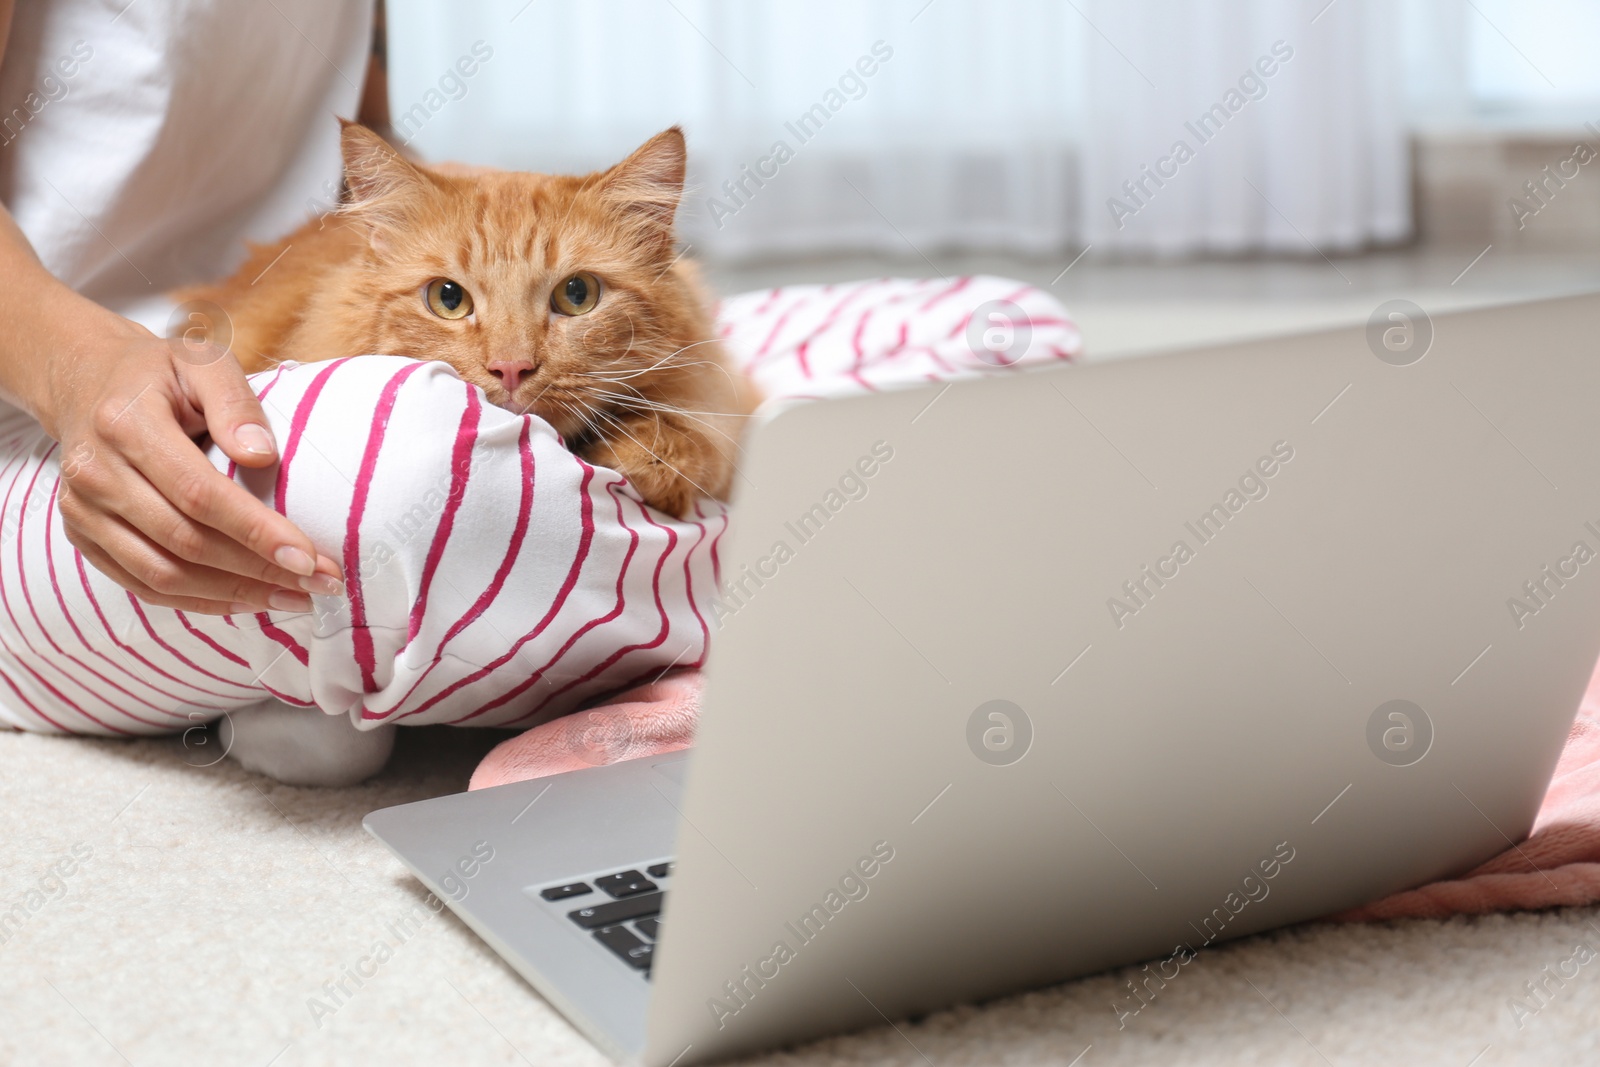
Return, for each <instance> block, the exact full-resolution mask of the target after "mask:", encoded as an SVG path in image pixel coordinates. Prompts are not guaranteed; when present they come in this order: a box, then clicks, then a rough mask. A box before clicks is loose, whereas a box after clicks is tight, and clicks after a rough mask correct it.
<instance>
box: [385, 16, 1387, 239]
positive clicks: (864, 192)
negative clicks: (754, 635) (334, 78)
mask: <svg viewBox="0 0 1600 1067" xmlns="http://www.w3.org/2000/svg"><path fill="white" fill-rule="evenodd" d="M1318 6H1320V4H1308V3H1305V2H1301V0H1186V2H1184V3H1182V4H1179V3H1173V2H1171V0H1074V2H1072V3H1067V2H1064V0H1006V2H1004V3H994V2H981V0H931V2H930V0H881V2H876V3H870V4H864V3H860V2H859V0H809V2H806V3H800V2H797V0H588V2H586V3H583V4H567V5H557V4H555V3H552V2H551V0H532V3H528V2H527V0H491V2H485V3H481V4H474V5H471V6H467V5H451V6H449V7H446V6H444V5H438V4H432V3H427V2H425V0H389V33H390V99H391V105H392V109H393V111H394V114H395V119H396V123H397V125H398V126H399V127H400V129H401V131H402V133H404V134H405V135H406V136H408V137H410V138H411V142H412V144H413V147H415V148H417V149H418V150H419V151H421V152H422V154H423V155H424V156H426V157H428V158H434V159H445V158H453V159H462V160H468V161H473V162H479V163H486V164H492V165H497V166H505V167H516V168H524V169H534V170H552V169H554V170H582V169H590V168H594V167H598V166H603V165H606V164H608V163H611V162H614V161H615V160H616V159H619V158H621V156H622V155H623V154H625V153H626V152H627V151H628V150H629V149H630V148H631V147H633V146H634V145H636V144H638V143H639V142H641V141H643V140H644V139H645V138H646V137H648V136H649V135H650V134H652V133H654V132H656V131H657V130H659V129H661V128H663V127H665V126H668V125H671V124H673V123H680V124H682V125H683V126H684V127H685V129H686V131H687V133H688V135H689V140H690V150H691V157H692V164H691V175H690V182H691V189H690V193H689V195H688V197H687V198H686V201H685V210H684V214H683V216H682V228H683V233H684V237H685V240H686V241H688V242H689V243H692V244H693V245H694V246H695V252H696V254H698V255H702V256H713V257H723V258H741V257H754V256H763V255H772V254H804V253H835V252H841V251H861V250H883V251H890V252H895V253H900V254H911V253H913V252H918V253H922V254H930V253H932V252H934V251H936V250H944V249H951V248H967V249H981V250H1004V251H1018V252H1025V253H1034V254H1057V253H1061V252H1069V251H1070V252H1075V251H1076V250H1077V249H1078V248H1080V247H1081V246H1082V245H1083V244H1084V243H1086V242H1092V243H1094V244H1095V245H1096V246H1097V247H1103V248H1104V249H1107V250H1110V249H1117V248H1126V249H1134V250H1153V251H1158V252H1173V253H1182V252H1191V251H1197V250H1205V249H1225V250H1244V249H1287V250H1295V249H1298V250H1300V251H1306V250H1307V249H1306V243H1307V242H1311V243H1315V244H1316V245H1317V246H1318V247H1325V246H1326V247H1344V246H1352V245H1358V244H1362V243H1365V242H1369V241H1373V240H1388V239H1392V238H1394V237H1398V236H1401V235H1403V234H1404V233H1405V232H1406V230H1407V227H1408V224H1409V222H1408V212H1407V205H1406V195H1405V193H1406V187H1407V182H1408V178H1407V173H1406V166H1405V159H1406V157H1405V152H1404V149H1403V140H1402V134H1403V130H1402V127H1401V117H1400V114H1399V111H1398V96H1399V94H1398V93H1397V92H1396V91H1394V89H1395V84H1397V83H1398V79H1399V77H1400V74H1399V70H1398V68H1399V64H1398V63H1397V62H1396V61H1395V57H1394V45H1393V37H1394V32H1393V26H1392V24H1391V19H1390V16H1389V13H1388V12H1387V9H1386V8H1385V6H1384V3H1383V0H1336V2H1335V3H1334V5H1333V6H1332V8H1331V9H1330V10H1327V11H1325V12H1323V13H1322V14H1321V15H1320V17H1317V18H1316V21H1315V22H1312V21H1311V20H1312V18H1313V16H1315V15H1316V13H1317V12H1316V9H1317V7H1318ZM1386 34H1387V37H1386V36H1385V35H1386ZM1277 40H1284V41H1286V42H1288V43H1289V45H1290V46H1291V47H1292V48H1293V50H1294V51H1293V57H1292V58H1291V59H1290V60H1288V61H1287V62H1284V63H1281V64H1280V67H1279V69H1278V70H1277V72H1276V73H1275V74H1274V75H1273V76H1272V77H1271V78H1268V79H1265V83H1266V84H1267V86H1268V90H1267V92H1266V94H1265V95H1264V96H1262V97H1261V98H1260V99H1257V100H1249V101H1248V103H1247V104H1246V105H1245V106H1244V107H1243V108H1242V109H1241V110H1239V112H1238V113H1237V114H1235V115H1231V116H1230V118H1229V120H1228V122H1227V124H1226V128H1224V129H1222V130H1221V132H1220V134H1219V135H1218V136H1216V138H1215V139H1214V140H1213V141H1211V142H1209V143H1207V144H1206V145H1204V146H1203V147H1201V148H1200V150H1199V151H1198V152H1197V154H1196V157H1195V158H1194V159H1193V160H1191V161H1189V162H1187V163H1185V164H1184V165H1183V166H1182V167H1181V168H1180V169H1179V171H1178V173H1177V174H1176V176H1175V177H1174V178H1172V179H1170V180H1169V181H1167V184H1166V185H1165V186H1164V187H1162V188H1160V189H1159V190H1156V192H1155V195H1152V196H1148V197H1144V198H1143V200H1144V202H1143V203H1142V204H1140V205H1137V210H1136V211H1134V212H1133V213H1132V214H1124V215H1121V216H1120V217H1116V218H1114V217H1113V216H1114V214H1115V213H1114V212H1112V211H1111V210H1110V208H1109V207H1108V204H1107V201H1108V200H1109V199H1110V198H1112V197H1115V196H1122V197H1124V198H1125V197H1126V195H1127V194H1126V193H1125V192H1124V191H1122V184H1123V183H1124V182H1125V181H1128V180H1130V179H1139V178H1140V177H1141V172H1140V167H1141V165H1145V164H1148V165H1150V166H1152V167H1153V166H1156V165H1157V164H1158V162H1159V160H1160V157H1162V156H1163V155H1165V154H1167V153H1168V151H1169V149H1170V148H1171V147H1172V145H1173V142H1174V141H1175V139H1177V138H1179V137H1182V136H1184V135H1185V131H1184V126H1183V124H1184V123H1185V122H1186V121H1189V120H1192V119H1194V118H1195V117H1196V116H1198V115H1199V114H1200V113H1202V112H1203V111H1205V110H1206V109H1207V108H1208V107H1210V106H1211V104H1213V103H1215V102H1217V101H1219V100H1221V99H1222V98H1223V96H1224V94H1225V93H1226V92H1227V90H1229V89H1230V88H1232V87H1236V86H1237V83H1238V81H1239V79H1240V77H1241V75H1242V74H1244V73H1245V72H1246V71H1247V70H1249V69H1251V68H1252V66H1253V64H1255V63H1256V61H1257V60H1258V57H1261V56H1263V55H1270V53H1271V48H1272V45H1273V43H1274V41H1277ZM480 42H481V43H480ZM474 48H476V49H477V51H476V52H474ZM485 52H492V54H491V55H489V56H488V58H486V59H485V58H482V56H483V54H484V53H485ZM463 57H468V58H469V60H470V61H469V62H467V63H466V64H464V65H461V60H462V58H463ZM467 69H471V70H472V73H471V75H470V76H469V75H466V74H464V73H463V72H464V71H465V70H467ZM868 72H870V73H868ZM408 116H409V118H408ZM802 116H810V119H809V121H808V122H806V123H801V117H802ZM1191 140H1193V138H1192V137H1191ZM780 144H781V145H782V146H783V150H780V149H779V145H780ZM780 157H781V158H780ZM1247 181H1248V184H1247ZM724 183H727V184H724ZM1252 184H1253V185H1254V186H1255V187H1256V189H1258V190H1259V193H1258V192H1256V191H1252V188H1251V185H1252ZM1146 187H1147V188H1148V189H1155V188H1156V187H1155V186H1154V185H1152V184H1150V183H1149V182H1148V181H1147V182H1146ZM1119 223H1120V225H1119Z"/></svg>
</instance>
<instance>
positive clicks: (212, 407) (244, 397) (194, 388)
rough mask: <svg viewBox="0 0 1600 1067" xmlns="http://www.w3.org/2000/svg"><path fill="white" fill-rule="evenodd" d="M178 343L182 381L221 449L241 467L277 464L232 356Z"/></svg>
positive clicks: (204, 345) (200, 344)
mask: <svg viewBox="0 0 1600 1067" xmlns="http://www.w3.org/2000/svg"><path fill="white" fill-rule="evenodd" d="M202 336H204V337H207V338H208V337H209V336H210V334H209V333H206V334H203V335H202ZM173 343H174V344H175V345H177V346H178V356H179V361H180V362H179V378H180V380H181V381H182V383H183V386H184V388H185V389H186V390H187V392H188V399H189V401H190V402H191V403H192V404H193V405H194V407H195V408H196V410H198V411H199V412H200V414H201V416H202V417H203V418H204V419H205V425H206V431H207V432H208V433H210V434H211V439H212V440H213V441H215V442H216V443H217V447H219V448H221V449H222V451H223V453H224V454H225V455H227V457H228V458H229V459H231V460H233V461H234V462H235V463H237V464H239V465H240V466H241V467H266V466H270V465H271V464H272V463H274V462H276V461H277V459H278V443H277V441H275V440H274V439H273V436H272V430H271V429H270V428H269V426H268V423H267V417H266V415H265V413H264V412H263V411H262V410H261V401H260V400H258V399H256V394H255V391H254V390H252V389H251V388H250V381H249V379H248V378H246V377H245V373H244V370H243V368H241V367H240V366H239V361H238V360H237V359H235V358H234V357H233V354H232V353H231V352H230V351H228V349H226V348H222V347H218V346H217V345H216V344H214V343H212V342H211V341H210V340H209V339H207V340H194V341H192V340H190V339H189V338H188V337H187V335H186V336H184V337H179V338H177V339H175V340H174V342H173Z"/></svg>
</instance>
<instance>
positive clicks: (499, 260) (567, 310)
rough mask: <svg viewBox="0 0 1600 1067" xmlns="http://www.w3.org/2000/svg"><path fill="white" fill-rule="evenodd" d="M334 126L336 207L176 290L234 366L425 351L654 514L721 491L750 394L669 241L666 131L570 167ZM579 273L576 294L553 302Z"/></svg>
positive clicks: (671, 176)
mask: <svg viewBox="0 0 1600 1067" xmlns="http://www.w3.org/2000/svg"><path fill="white" fill-rule="evenodd" d="M342 138H343V150H344V165H345V185H346V189H347V195H346V198H345V199H346V202H345V203H344V204H343V205H342V206H341V208H340V210H339V211H338V212H337V213H335V214H334V215H332V216H329V217H328V218H326V219H321V220H313V221H312V222H309V223H307V224H306V225H305V226H303V227H301V228H300V229H299V230H297V231H295V232H294V233H292V234H290V235H289V236H288V237H285V238H284V239H283V240H281V241H279V242H278V243H276V244H272V245H253V246H252V247H251V250H250V256H249V258H248V259H247V260H246V262H245V264H244V266H242V267H241V268H240V269H239V271H238V272H237V273H236V274H234V275H233V276H232V277H230V278H228V279H227V280H225V281H222V282H218V283H216V284H214V285H202V286H195V287H192V288H189V289H186V290H182V291H180V292H179V293H177V294H175V295H176V296H177V297H178V298H179V299H181V300H205V301H210V302H213V303H215V304H217V305H219V306H220V307H221V309H222V310H223V311H224V312H225V313H226V315H227V317H228V319H229V320H231V326H232V349H233V352H234V354H235V355H236V356H237V357H238V358H239V361H240V363H241V364H243V366H244V368H245V370H247V371H257V370H262V369H265V368H267V367H270V366H271V365H272V364H274V363H277V362H280V361H283V360H296V361H299V362H303V363H306V362H317V361H321V360H328V359H337V358H339V357H341V356H353V355H361V354H365V353H382V354H388V355H398V356H406V357H410V358H413V359H433V360H442V361H444V362H446V363H449V364H450V365H451V366H452V367H454V368H455V369H456V372H457V373H458V374H459V375H460V376H461V377H462V378H463V379H465V380H466V381H468V382H471V383H472V384H474V385H477V386H479V387H480V388H481V389H482V390H483V391H484V394H485V395H486V396H487V397H488V398H489V400H490V401H491V402H493V403H495V404H498V405H499V406H501V407H504V408H507V409H509V410H512V411H516V412H532V413H533V414H535V415H538V416H539V417H540V418H542V419H544V420H545V421H546V422H548V423H549V424H550V425H551V426H552V427H554V428H555V430H556V431H557V432H558V433H560V434H561V435H562V438H563V439H564V440H565V441H566V443H567V445H568V446H569V447H570V448H572V449H573V451H575V452H578V453H579V454H581V455H583V456H584V457H585V458H587V459H589V460H590V461H592V462H594V463H598V464H601V465H603V466H607V467H611V468H613V469H614V470H617V471H619V472H621V473H622V474H624V475H626V476H627V478H628V479H629V481H631V482H632V483H633V485H634V486H635V487H636V488H637V490H638V492H639V494H640V495H641V496H642V497H644V499H645V500H646V501H647V502H648V503H650V504H651V505H653V506H655V507H657V508H660V509H661V510H663V511H666V512H669V513H671V514H673V515H677V516H679V517H682V516H684V515H685V514H687V513H688V512H689V510H690V508H691V507H692V506H693V503H694V501H695V499H696V498H698V497H700V496H702V495H708V496H715V497H725V496H726V494H727V491H728V489H729V483H730V481H731V479H732V475H733V469H734V463H735V452H736V441H737V438H738V436H739V425H738V424H739V422H740V421H741V420H742V417H743V416H745V415H747V414H748V413H749V412H750V411H751V409H752V408H753V406H754V402H755V399H756V397H755V392H754V390H753V388H752V387H751V386H750V385H749V384H748V383H747V382H746V381H745V380H744V379H743V378H742V377H741V376H740V375H739V374H738V373H737V372H736V371H735V370H734V369H733V368H732V367H731V366H729V365H728V363H727V360H726V358H725V356H724V354H723V352H722V349H721V345H720V344H719V343H718V342H717V341H716V340H715V336H716V335H715V333H714V331H713V329H712V321H711V315H710V312H709V306H708V304H709V302H708V300H707V298H706V294H705V293H704V291H703V290H702V288H701V286H700V285H699V283H698V281H697V279H696V276H695V274H694V272H693V269H692V267H691V266H690V265H689V264H688V263H687V262H686V261H684V260H682V259H681V258H679V257H676V256H675V255H674V251H673V250H674V243H675V242H674V237H673V216H674V214H675V213H676V211H677V206H678V200H679V197H680V195H681V193H682V189H683V179H684V164H685V150H684V141H683V134H682V132H681V131H680V130H679V129H678V128H677V127H673V128H672V129H669V130H666V131H664V132H663V133H660V134H657V135H656V136H655V137H653V138H651V139H650V140H649V141H647V142H646V143H645V144H644V145H643V146H642V147H640V148H639V149H638V150H637V151H635V152H634V153H633V154H632V155H630V156H629V157H628V158H627V159H625V160H623V161H622V162H621V163H619V164H617V165H616V166H614V167H612V168H610V169H609V170H605V171H599V172H596V173H594V174H589V175H584V176H568V175H547V174H529V173H521V172H511V171H499V170H492V169H488V168H479V167H466V166H461V165H456V164H443V165H436V166H420V165H417V164H414V163H412V162H409V161H408V160H406V159H403V158H402V157H401V156H400V155H399V154H398V153H396V152H395V151H394V149H392V148H391V147H390V146H389V145H388V144H387V143H385V142H384V141H383V140H382V138H380V137H379V136H378V135H377V134H375V133H373V132H372V131H370V130H368V129H366V128H365V127H363V126H359V125H356V124H355V123H344V128H343V134H342ZM574 278H579V279H580V281H579V283H578V284H576V285H574V284H573V279H574ZM448 283H454V285H455V287H454V288H451V287H450V286H449V284H448ZM596 283H598V300H596V301H594V302H593V306H592V307H589V308H586V309H583V310H579V308H580V307H581V303H579V304H575V303H574V302H572V301H571V300H570V299H567V300H566V301H565V302H563V297H570V296H571V295H573V294H575V293H576V294H583V295H585V296H587V295H592V292H591V291H592V289H593V287H594V285H595V284H596ZM441 287H442V288H441ZM439 294H443V295H442V297H441V296H440V295H439ZM452 301H453V303H452ZM447 303H448V304H450V306H448V307H447V306H446V304H447ZM582 303H587V301H583V302H582ZM464 307H465V308H467V309H468V310H467V312H466V313H462V308H464ZM575 311H576V312H577V313H573V312H575ZM447 316H459V317H447Z"/></svg>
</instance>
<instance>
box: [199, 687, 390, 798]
mask: <svg viewBox="0 0 1600 1067" xmlns="http://www.w3.org/2000/svg"><path fill="white" fill-rule="evenodd" d="M394 732H395V727H393V726H379V727H377V728H376V729H373V730H357V729H356V728H355V726H354V725H352V724H351V722H350V719H349V718H348V717H347V716H344V715H328V714H326V713H324V712H323V711H322V710H321V709H319V708H296V707H292V706H290V705H288V704H285V703H283V702H282V701H278V700H267V701H263V702H262V703H260V704H256V705H253V706H251V707H248V708H241V709H239V710H238V711H232V712H229V713H228V714H226V715H224V716H223V717H222V718H221V719H220V720H219V721H218V722H217V739H218V740H219V741H220V742H221V744H222V750H223V752H224V753H225V754H226V755H227V756H228V758H229V759H232V760H235V761H236V762H237V763H238V764H239V766H241V767H243V768H244V769H245V770H247V771H254V772H255V773H257V774H264V775H266V776H267V777H269V778H276V779H277V780H278V781H280V782H283V783H285V784H287V785H318V786H341V785H355V784H356V783H357V782H360V781H363V780H365V779H367V778H371V777H372V776H373V775H374V774H377V773H378V772H379V771H381V770H383V767H384V764H386V763H388V762H389V754H390V753H391V752H393V751H394Z"/></svg>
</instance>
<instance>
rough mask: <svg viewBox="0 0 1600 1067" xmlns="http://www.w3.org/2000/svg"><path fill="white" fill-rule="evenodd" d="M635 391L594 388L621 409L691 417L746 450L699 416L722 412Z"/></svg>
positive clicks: (595, 391)
mask: <svg viewBox="0 0 1600 1067" xmlns="http://www.w3.org/2000/svg"><path fill="white" fill-rule="evenodd" d="M628 388H630V389H632V388H633V387H632V386H628ZM634 392H635V393H636V394H637V395H635V396H624V395H623V394H621V393H614V392H611V391H610V390H608V389H595V390H593V393H594V395H595V396H597V397H600V398H601V399H604V400H608V401H610V402H611V404H612V406H613V407H617V408H621V409H623V410H625V411H634V412H639V413H643V412H646V411H648V412H654V413H656V414H662V415H681V416H683V417H685V418H687V419H689V420H690V421H691V422H697V423H699V424H700V425H701V426H704V427H705V428H706V429H708V430H710V431H711V432H712V433H714V434H717V435H718V436H720V437H725V438H727V440H728V441H729V443H731V444H732V445H733V447H734V448H737V449H739V451H740V452H743V451H744V449H742V448H740V446H739V441H738V439H737V438H736V437H734V436H733V435H732V434H730V433H728V432H727V431H725V430H723V429H722V428H721V427H719V426H716V425H713V424H712V423H710V422H707V421H706V420H705V419H703V418H700V417H699V416H701V415H720V414H722V412H717V411H690V410H689V409H688V408H681V407H677V406H676V405H673V404H663V403H661V402H660V401H657V400H651V399H650V398H649V397H647V396H645V395H644V394H643V393H640V392H639V391H638V390H636V389H635V390H634ZM744 417H745V418H749V417H751V416H744Z"/></svg>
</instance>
